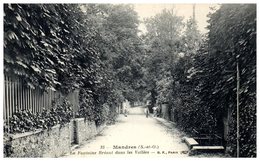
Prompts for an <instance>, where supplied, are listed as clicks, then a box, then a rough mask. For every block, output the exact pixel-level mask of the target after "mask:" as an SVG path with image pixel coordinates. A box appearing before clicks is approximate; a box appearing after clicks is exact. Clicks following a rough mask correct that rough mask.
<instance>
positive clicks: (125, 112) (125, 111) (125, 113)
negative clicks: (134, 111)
mask: <svg viewBox="0 0 260 163" xmlns="http://www.w3.org/2000/svg"><path fill="white" fill-rule="evenodd" d="M124 115H125V117H127V109H126V108H125V110H124Z"/></svg>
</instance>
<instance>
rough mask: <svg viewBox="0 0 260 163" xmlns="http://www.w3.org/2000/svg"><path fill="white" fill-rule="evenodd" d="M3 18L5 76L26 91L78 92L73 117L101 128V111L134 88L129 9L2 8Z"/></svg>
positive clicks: (134, 22) (133, 29) (133, 27)
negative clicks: (15, 78) (17, 81)
mask: <svg viewBox="0 0 260 163" xmlns="http://www.w3.org/2000/svg"><path fill="white" fill-rule="evenodd" d="M4 13H5V15H4V54H5V55H4V66H5V67H4V72H5V74H6V75H7V74H8V75H14V76H19V77H20V78H22V79H23V80H25V84H26V86H28V87H30V88H35V87H38V88H41V89H46V88H51V89H55V90H58V91H60V92H62V93H63V94H67V93H69V92H71V91H73V90H74V89H79V90H80V110H79V112H78V113H77V115H76V116H77V117H85V118H88V119H89V120H93V121H96V123H97V124H100V123H103V122H104V120H106V116H107V115H106V114H108V113H107V112H108V111H107V110H106V109H104V108H103V105H115V104H119V103H120V102H122V101H123V100H124V99H125V98H128V97H130V96H129V95H128V94H129V92H130V91H131V92H133V88H138V86H136V84H130V82H132V81H135V83H137V82H138V79H139V78H140V75H139V76H138V74H140V72H141V70H139V69H135V68H136V67H135V66H134V64H137V62H130V61H131V60H132V59H133V56H134V55H136V54H137V53H140V47H139V44H138V37H137V32H138V31H137V26H138V19H137V15H136V13H135V12H134V10H133V8H132V7H131V6H130V5H108V4H104V5H103V4H100V5H99V4H87V5H80V4H5V5H4ZM122 15H123V17H122ZM133 42H136V44H134V43H133ZM139 43H140V41H139ZM139 66H140V65H139ZM139 71H140V72H139ZM127 74H128V75H127ZM109 109H112V108H109ZM113 110H114V109H112V110H110V111H113ZM28 114H29V113H28ZM111 115H113V114H111ZM111 115H110V116H111ZM111 118H112V117H111ZM114 118H115V117H114ZM112 119H113V118H112Z"/></svg>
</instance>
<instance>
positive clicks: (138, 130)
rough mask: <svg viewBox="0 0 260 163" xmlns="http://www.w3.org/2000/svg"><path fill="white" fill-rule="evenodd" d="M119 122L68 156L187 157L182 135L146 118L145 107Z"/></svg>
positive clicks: (133, 110) (137, 108)
mask: <svg viewBox="0 0 260 163" xmlns="http://www.w3.org/2000/svg"><path fill="white" fill-rule="evenodd" d="M129 112H130V113H129V115H128V116H127V117H124V116H123V115H120V117H119V118H118V122H117V123H116V124H115V125H111V126H108V127H106V128H105V130H104V131H103V132H102V133H101V134H99V135H98V136H97V137H95V138H93V139H91V140H89V141H88V142H86V144H85V145H83V146H81V147H80V148H78V149H75V150H74V151H72V152H71V153H70V154H69V155H67V156H65V157H97V156H98V157H102V156H105V157H127V156H130V157H131V156H134V157H139V156H140V157H151V155H154V156H156V157H187V156H188V154H187V152H188V148H187V146H186V145H185V144H184V143H182V142H181V137H182V136H183V135H181V133H180V132H179V131H178V130H177V129H169V128H168V127H167V126H165V125H163V124H162V123H161V122H160V121H158V120H156V119H155V118H152V117H149V118H146V117H145V114H144V108H142V107H134V108H130V109H129Z"/></svg>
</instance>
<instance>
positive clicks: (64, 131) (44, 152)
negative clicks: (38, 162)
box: [4, 124, 71, 157]
mask: <svg viewBox="0 0 260 163" xmlns="http://www.w3.org/2000/svg"><path fill="white" fill-rule="evenodd" d="M70 130H71V124H66V125H65V126H62V127H61V126H60V125H57V126H54V127H52V128H51V129H50V130H39V131H35V132H27V133H23V134H15V135H12V136H11V137H10V140H6V141H5V142H4V144H5V146H8V147H6V148H7V149H6V150H9V153H7V154H5V157H58V156H61V155H63V154H65V153H68V152H70V146H71V144H70Z"/></svg>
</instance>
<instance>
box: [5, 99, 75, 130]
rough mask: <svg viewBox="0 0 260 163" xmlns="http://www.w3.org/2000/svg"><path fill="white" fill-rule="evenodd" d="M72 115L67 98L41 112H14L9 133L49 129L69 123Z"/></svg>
mask: <svg viewBox="0 0 260 163" xmlns="http://www.w3.org/2000/svg"><path fill="white" fill-rule="evenodd" d="M72 117H73V112H72V109H71V105H70V104H69V102H68V101H67V100H64V101H63V102H62V103H61V104H60V103H58V104H55V106H53V107H52V108H51V109H50V110H46V109H44V110H43V111H42V112H41V113H36V114H34V113H32V112H31V111H30V110H25V109H24V110H21V111H19V112H15V113H14V114H13V116H12V118H10V122H9V126H10V130H9V133H12V134H14V133H24V132H28V131H35V130H36V129H50V128H51V127H53V126H55V125H57V124H60V125H61V127H62V126H63V125H64V124H66V123H69V122H70V120H71V118H72Z"/></svg>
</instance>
